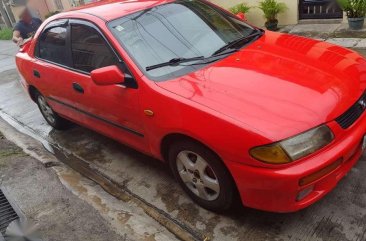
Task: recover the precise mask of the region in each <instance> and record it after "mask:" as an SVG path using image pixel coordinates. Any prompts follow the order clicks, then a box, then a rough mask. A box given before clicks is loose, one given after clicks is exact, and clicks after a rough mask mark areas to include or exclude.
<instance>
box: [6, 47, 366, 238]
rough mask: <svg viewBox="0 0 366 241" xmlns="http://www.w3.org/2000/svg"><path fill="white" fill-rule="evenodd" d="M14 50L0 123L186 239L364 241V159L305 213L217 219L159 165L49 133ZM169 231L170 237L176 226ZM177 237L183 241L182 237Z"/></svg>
mask: <svg viewBox="0 0 366 241" xmlns="http://www.w3.org/2000/svg"><path fill="white" fill-rule="evenodd" d="M14 51H16V48H14V46H13V45H12V44H10V43H5V42H0V72H1V73H0V117H3V118H5V119H6V120H8V121H9V122H10V123H13V124H14V123H15V126H18V127H19V126H23V127H25V128H26V129H27V131H30V132H31V133H32V135H33V136H34V137H35V138H39V139H40V140H43V141H46V142H48V143H50V144H51V146H52V147H53V149H55V148H56V150H53V152H54V153H55V154H56V155H58V156H59V158H60V159H63V160H62V161H64V162H66V163H69V164H70V165H74V164H75V162H79V161H80V162H84V163H87V164H88V168H90V169H92V170H94V171H96V173H97V174H96V175H100V176H103V177H104V178H108V179H110V180H111V181H112V182H113V183H115V184H117V186H118V187H120V188H121V189H123V190H124V191H126V192H128V193H129V194H130V195H131V196H132V197H134V198H136V199H137V200H140V201H141V202H143V203H144V204H145V205H150V207H151V208H153V209H154V210H156V211H157V213H158V216H159V215H161V217H164V218H166V219H168V220H170V222H172V223H174V225H176V226H177V227H180V228H181V230H183V231H184V232H186V233H187V234H188V236H189V237H193V239H196V240H204V239H206V240H218V241H221V240H225V241H226V240H227V241H229V240H323V241H325V240H331V241H337V240H339V241H346V240H354V241H364V240H366V182H365V179H364V175H365V173H366V162H365V160H366V159H365V158H364V157H363V158H362V159H361V160H360V161H359V162H358V164H357V165H356V166H355V167H354V168H353V169H352V171H351V172H350V173H349V175H348V176H346V177H345V178H344V180H342V181H341V182H340V183H339V185H338V186H337V188H336V189H335V190H334V191H333V192H331V193H330V194H329V195H327V196H326V197H325V198H324V199H323V200H321V201H320V202H318V203H316V204H315V205H313V206H311V207H309V208H307V209H305V210H303V211H300V212H297V213H292V214H273V213H266V212H260V211H256V210H252V209H247V208H237V209H236V210H234V211H232V212H229V213H227V214H225V215H218V214H215V213H212V212H209V211H206V210H204V209H202V208H200V207H198V206H197V205H195V204H194V203H193V202H192V201H191V200H190V199H189V198H188V197H187V196H186V195H185V194H184V192H183V191H182V190H181V189H180V187H179V186H178V185H177V184H176V183H175V181H174V180H173V178H172V176H171V174H170V173H169V171H168V170H167V168H166V166H165V165H164V164H162V163H160V162H159V161H157V160H154V159H152V158H150V157H147V156H145V155H143V154H141V153H139V152H137V151H134V150H132V149H130V148H128V147H126V146H124V145H122V144H119V143H117V142H114V141H112V140H110V139H108V138H106V137H103V136H101V135H99V134H97V133H95V132H93V131H90V130H87V129H85V128H82V127H79V126H74V127H72V128H70V129H69V130H66V131H63V132H60V131H54V130H52V129H51V128H50V127H49V126H48V125H47V124H46V123H45V121H44V120H43V118H42V117H41V114H40V113H39V111H38V110H37V108H36V105H35V104H34V103H32V102H31V101H30V99H29V97H28V96H27V95H26V94H25V93H24V91H23V89H22V88H21V86H20V84H19V83H18V78H19V77H18V74H17V71H16V70H15V69H14V65H13V59H12V57H10V56H12V55H13V54H14ZM70 158H73V160H75V161H70ZM75 168H76V169H77V168H78V167H77V166H75ZM91 178H92V179H93V177H91ZM94 178H95V177H94ZM93 180H94V179H93ZM96 181H98V180H97V179H96ZM156 218H157V219H159V217H156ZM161 223H162V224H163V225H167V223H166V222H161ZM170 230H171V231H172V232H173V233H174V232H175V231H174V230H175V229H174V228H170ZM180 237H181V238H182V239H184V235H182V236H180Z"/></svg>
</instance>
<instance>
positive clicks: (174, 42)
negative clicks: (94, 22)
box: [109, 0, 254, 80]
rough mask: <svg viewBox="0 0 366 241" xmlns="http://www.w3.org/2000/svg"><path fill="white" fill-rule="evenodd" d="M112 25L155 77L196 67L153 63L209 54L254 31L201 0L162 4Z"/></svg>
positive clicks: (136, 58)
mask: <svg viewBox="0 0 366 241" xmlns="http://www.w3.org/2000/svg"><path fill="white" fill-rule="evenodd" d="M109 27H110V29H111V31H112V33H113V34H114V36H115V37H116V38H117V39H118V40H119V42H120V43H121V44H122V46H123V47H124V48H125V49H126V50H127V52H128V53H129V54H130V55H131V57H132V58H133V59H134V60H135V61H136V63H137V64H138V66H139V67H140V69H141V70H142V71H144V72H145V73H146V74H147V75H148V76H149V77H150V78H152V79H153V80H165V79H169V78H173V77H176V76H180V75H183V74H186V73H188V72H190V71H194V70H195V69H196V68H195V67H194V66H192V65H191V66H189V65H188V64H187V65H175V66H164V67H161V68H154V69H152V70H148V69H149V68H148V67H149V66H154V65H157V64H159V63H163V62H167V61H169V60H172V59H177V58H193V57H198V56H200V57H205V58H207V57H210V56H212V55H213V54H214V53H215V51H217V50H218V49H220V48H222V47H223V46H225V45H227V44H228V43H230V42H232V41H235V40H237V39H240V38H243V37H246V36H248V35H250V34H251V33H253V31H254V29H253V28H252V27H250V26H249V25H247V24H245V23H244V22H241V21H239V20H237V19H235V18H234V17H233V16H232V15H230V14H228V13H226V12H224V11H222V10H220V9H218V8H216V7H214V6H211V5H209V4H207V3H204V2H202V1H199V0H178V1H175V2H172V3H168V4H164V5H160V6H157V7H154V8H151V9H147V10H144V11H140V12H137V13H134V14H131V15H128V16H125V17H122V18H120V19H117V20H114V21H112V22H111V23H110V24H109Z"/></svg>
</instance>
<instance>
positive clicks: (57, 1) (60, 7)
mask: <svg viewBox="0 0 366 241" xmlns="http://www.w3.org/2000/svg"><path fill="white" fill-rule="evenodd" d="M54 2H55V5H56V8H57V10H64V5H63V4H62V1H61V0H54Z"/></svg>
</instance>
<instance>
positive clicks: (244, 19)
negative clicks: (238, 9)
mask: <svg viewBox="0 0 366 241" xmlns="http://www.w3.org/2000/svg"><path fill="white" fill-rule="evenodd" d="M236 16H237V17H238V18H240V19H241V20H243V21H247V18H246V17H245V14H244V13H238V14H237V15H236Z"/></svg>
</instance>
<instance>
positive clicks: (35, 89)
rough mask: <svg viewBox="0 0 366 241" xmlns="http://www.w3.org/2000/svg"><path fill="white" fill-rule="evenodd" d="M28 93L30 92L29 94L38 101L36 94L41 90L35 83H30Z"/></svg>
mask: <svg viewBox="0 0 366 241" xmlns="http://www.w3.org/2000/svg"><path fill="white" fill-rule="evenodd" d="M28 93H29V96H30V97H31V99H32V100H33V101H34V102H37V100H36V94H37V93H39V90H38V89H37V88H36V87H34V86H33V85H30V86H29V87H28Z"/></svg>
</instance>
